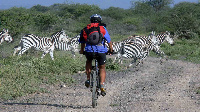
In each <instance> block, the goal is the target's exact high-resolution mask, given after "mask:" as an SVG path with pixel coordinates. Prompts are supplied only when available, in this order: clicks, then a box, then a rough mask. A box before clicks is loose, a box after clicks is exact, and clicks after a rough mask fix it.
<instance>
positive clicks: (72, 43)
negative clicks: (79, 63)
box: [55, 36, 80, 57]
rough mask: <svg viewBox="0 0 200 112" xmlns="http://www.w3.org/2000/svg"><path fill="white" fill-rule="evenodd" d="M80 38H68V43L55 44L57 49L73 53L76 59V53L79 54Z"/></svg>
mask: <svg viewBox="0 0 200 112" xmlns="http://www.w3.org/2000/svg"><path fill="white" fill-rule="evenodd" d="M79 38H80V37H79V36H76V37H72V38H67V39H66V41H61V42H59V41H56V42H55V49H58V50H61V51H71V53H72V54H73V57H75V52H78V51H79V49H78V47H79V42H78V40H79Z"/></svg>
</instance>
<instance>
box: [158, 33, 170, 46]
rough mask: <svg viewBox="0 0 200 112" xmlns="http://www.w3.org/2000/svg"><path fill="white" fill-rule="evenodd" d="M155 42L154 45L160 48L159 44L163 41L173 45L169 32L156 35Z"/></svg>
mask: <svg viewBox="0 0 200 112" xmlns="http://www.w3.org/2000/svg"><path fill="white" fill-rule="evenodd" d="M156 41H157V43H156V44H158V46H161V44H162V43H164V42H165V41H166V42H167V43H169V44H170V45H174V40H173V38H171V35H170V32H168V31H166V32H164V33H161V34H157V35H156Z"/></svg>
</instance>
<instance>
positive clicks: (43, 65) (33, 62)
mask: <svg viewBox="0 0 200 112" xmlns="http://www.w3.org/2000/svg"><path fill="white" fill-rule="evenodd" d="M0 64H1V66H0V69H1V71H0V81H1V86H0V98H2V99H13V98H16V97H19V96H23V95H26V94H31V93H35V92H45V90H44V89H43V88H40V85H42V84H57V83H59V82H64V83H66V84H70V83H73V82H74V80H73V79H72V78H71V75H72V74H73V73H76V72H78V71H80V70H83V69H84V64H83V62H81V61H79V60H76V59H72V58H71V57H70V56H65V57H64V56H61V57H58V56H57V58H56V59H55V61H52V60H51V59H50V56H47V57H45V58H44V59H40V58H36V57H34V56H26V55H24V56H22V57H20V58H17V57H7V58H4V59H1V60H0Z"/></svg>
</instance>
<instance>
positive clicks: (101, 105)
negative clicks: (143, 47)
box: [0, 57, 200, 112]
mask: <svg viewBox="0 0 200 112" xmlns="http://www.w3.org/2000/svg"><path fill="white" fill-rule="evenodd" d="M73 77H74V78H75V79H76V80H77V83H76V84H74V85H72V86H69V87H62V88H60V86H57V87H49V86H48V87H46V88H49V90H51V91H52V92H51V93H45V94H33V95H30V96H26V97H22V98H19V99H17V100H14V101H13V100H10V101H6V102H0V112H13V111H16V112H24V111H26V112H146V111H147V112H163V111H165V112H198V111H199V110H200V95H199V94H196V89H197V88H198V87H200V64H192V63H188V62H182V61H177V60H168V61H165V62H164V63H163V64H162V65H160V64H159V59H158V58H152V57H148V58H147V59H146V60H145V62H144V64H143V65H140V66H138V67H137V68H130V69H128V70H125V71H121V72H111V71H108V72H107V80H106V82H107V83H106V85H107V86H106V88H107V95H106V96H105V97H100V98H99V99H98V106H97V108H92V106H91V92H90V91H89V89H87V88H86V87H85V86H84V81H85V78H86V77H85V74H76V75H74V76H73Z"/></svg>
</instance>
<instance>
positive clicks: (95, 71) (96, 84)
mask: <svg viewBox="0 0 200 112" xmlns="http://www.w3.org/2000/svg"><path fill="white" fill-rule="evenodd" d="M107 54H111V52H107V53H106V55H107ZM83 55H85V52H84V53H83ZM93 58H94V66H92V71H91V74H90V87H91V92H92V107H93V108H95V107H96V106H97V99H98V96H100V95H101V94H100V93H101V90H100V87H101V84H100V82H101V78H100V72H99V67H98V66H99V65H98V61H97V58H98V55H97V54H94V57H93ZM104 96H105V95H104Z"/></svg>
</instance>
